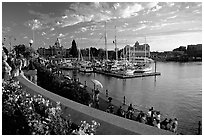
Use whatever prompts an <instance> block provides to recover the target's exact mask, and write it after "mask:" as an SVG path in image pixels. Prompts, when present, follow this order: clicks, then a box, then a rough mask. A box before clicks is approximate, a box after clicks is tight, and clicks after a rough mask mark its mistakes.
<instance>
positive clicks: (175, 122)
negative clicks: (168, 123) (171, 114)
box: [172, 118, 178, 133]
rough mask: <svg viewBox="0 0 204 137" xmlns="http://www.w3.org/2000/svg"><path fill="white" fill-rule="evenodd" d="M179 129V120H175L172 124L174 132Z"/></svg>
mask: <svg viewBox="0 0 204 137" xmlns="http://www.w3.org/2000/svg"><path fill="white" fill-rule="evenodd" d="M177 128H178V119H177V118H174V121H173V123H172V132H174V133H176V132H177Z"/></svg>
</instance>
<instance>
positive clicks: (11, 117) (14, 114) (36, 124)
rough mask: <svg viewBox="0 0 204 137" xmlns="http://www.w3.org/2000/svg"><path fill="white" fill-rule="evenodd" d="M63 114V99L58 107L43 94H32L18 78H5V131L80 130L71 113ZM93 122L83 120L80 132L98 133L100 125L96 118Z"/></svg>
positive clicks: (40, 132)
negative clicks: (23, 86)
mask: <svg viewBox="0 0 204 137" xmlns="http://www.w3.org/2000/svg"><path fill="white" fill-rule="evenodd" d="M62 114H63V113H62V109H61V104H60V102H56V106H54V105H53V104H52V103H51V102H50V101H49V100H46V99H45V98H43V97H42V96H41V95H37V96H36V95H34V96H31V95H30V94H28V93H27V92H26V91H25V90H23V89H22V87H21V86H20V85H19V83H18V82H16V81H14V80H10V81H3V83H2V133H3V134H34V135H51V134H52V135H53V134H57V135H60V134H63V135H66V134H73V133H74V132H76V131H73V129H72V122H71V119H70V116H68V117H67V118H66V119H65V118H63V117H62ZM92 123H93V125H89V124H88V123H86V124H85V123H83V124H82V125H81V126H80V127H79V130H80V132H81V131H84V133H85V134H93V133H95V129H96V128H97V127H98V125H99V124H98V123H96V122H94V121H92ZM87 124H88V125H87ZM11 125H12V126H11ZM85 125H86V126H85ZM87 126H88V127H87ZM80 132H79V133H80Z"/></svg>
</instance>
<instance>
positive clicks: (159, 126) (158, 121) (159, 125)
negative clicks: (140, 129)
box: [155, 119, 161, 129]
mask: <svg viewBox="0 0 204 137" xmlns="http://www.w3.org/2000/svg"><path fill="white" fill-rule="evenodd" d="M155 120H156V123H157V125H156V126H157V128H159V129H160V128H161V124H160V120H157V119H155Z"/></svg>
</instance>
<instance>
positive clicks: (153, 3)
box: [146, 2, 158, 9]
mask: <svg viewBox="0 0 204 137" xmlns="http://www.w3.org/2000/svg"><path fill="white" fill-rule="evenodd" d="M157 4H158V2H150V3H148V4H147V5H146V8H148V9H151V8H154V7H155V6H157Z"/></svg>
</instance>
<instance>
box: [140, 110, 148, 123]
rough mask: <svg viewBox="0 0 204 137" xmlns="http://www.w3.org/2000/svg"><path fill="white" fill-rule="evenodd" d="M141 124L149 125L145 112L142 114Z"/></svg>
mask: <svg viewBox="0 0 204 137" xmlns="http://www.w3.org/2000/svg"><path fill="white" fill-rule="evenodd" d="M140 122H141V123H143V124H146V123H147V118H146V115H145V113H143V112H142V114H141V118H140Z"/></svg>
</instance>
